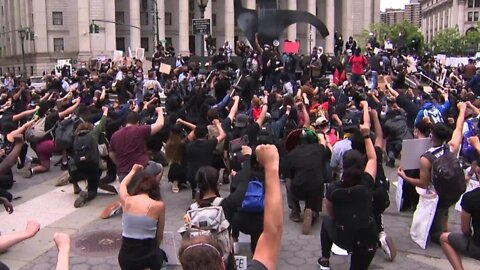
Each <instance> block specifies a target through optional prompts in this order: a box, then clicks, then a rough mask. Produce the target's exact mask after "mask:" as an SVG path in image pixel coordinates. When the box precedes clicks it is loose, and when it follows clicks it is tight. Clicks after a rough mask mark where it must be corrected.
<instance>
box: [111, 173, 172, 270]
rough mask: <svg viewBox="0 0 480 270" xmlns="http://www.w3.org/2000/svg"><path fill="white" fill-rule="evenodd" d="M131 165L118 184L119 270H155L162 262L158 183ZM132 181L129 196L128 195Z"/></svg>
mask: <svg viewBox="0 0 480 270" xmlns="http://www.w3.org/2000/svg"><path fill="white" fill-rule="evenodd" d="M142 170H143V166H141V165H138V164H135V165H134V166H133V168H132V170H131V171H130V173H129V174H128V175H127V176H126V177H125V179H124V180H123V181H122V183H121V184H120V203H121V204H122V209H123V217H122V227H123V233H122V236H123V240H122V247H121V248H120V253H119V254H118V261H119V263H120V267H121V269H122V270H130V269H131V270H133V269H150V270H159V269H160V268H161V267H162V264H163V262H164V261H165V259H166V255H165V253H164V252H163V251H162V250H161V249H160V248H159V245H160V243H161V242H162V238H163V229H164V226H165V204H164V203H163V202H162V201H161V197H160V187H159V181H158V180H157V179H158V178H156V177H155V176H150V175H147V174H145V173H142ZM134 177H135V180H136V181H134V182H136V183H134V185H135V187H133V189H132V190H133V192H130V193H129V191H128V189H127V187H131V186H132V185H131V182H132V179H133V178H134Z"/></svg>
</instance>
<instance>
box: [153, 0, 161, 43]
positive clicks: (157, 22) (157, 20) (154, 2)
mask: <svg viewBox="0 0 480 270" xmlns="http://www.w3.org/2000/svg"><path fill="white" fill-rule="evenodd" d="M153 4H154V6H155V11H154V12H155V29H156V30H155V38H156V39H157V45H158V44H160V25H159V24H160V23H159V19H160V17H159V16H158V2H157V0H153Z"/></svg>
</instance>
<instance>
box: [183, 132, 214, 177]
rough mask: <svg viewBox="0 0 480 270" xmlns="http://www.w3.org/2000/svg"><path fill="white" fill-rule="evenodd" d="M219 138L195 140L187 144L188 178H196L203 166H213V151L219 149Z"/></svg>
mask: <svg viewBox="0 0 480 270" xmlns="http://www.w3.org/2000/svg"><path fill="white" fill-rule="evenodd" d="M217 142H218V141H217V138H213V139H210V140H204V139H200V140H193V141H191V142H189V143H187V146H186V148H185V157H186V162H187V178H189V179H193V178H195V174H196V173H197V171H198V169H200V167H202V166H211V165H212V163H213V150H215V148H216V147H217Z"/></svg>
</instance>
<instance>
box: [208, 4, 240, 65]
mask: <svg viewBox="0 0 480 270" xmlns="http://www.w3.org/2000/svg"><path fill="white" fill-rule="evenodd" d="M212 6H213V0H210V1H208V3H207V6H206V7H205V15H204V18H205V19H210V33H211V34H212V35H213V22H212ZM206 37H207V36H202V37H201V38H202V42H203V51H204V53H205V56H207V55H208V50H207V43H206V42H205V38H206ZM232 46H233V44H232ZM232 48H233V47H232ZM200 50H201V49H200Z"/></svg>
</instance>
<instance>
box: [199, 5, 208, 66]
mask: <svg viewBox="0 0 480 270" xmlns="http://www.w3.org/2000/svg"><path fill="white" fill-rule="evenodd" d="M207 4H208V0H197V5H198V8H199V9H200V19H204V18H205V8H206V7H207ZM200 41H201V42H200V50H201V53H200V55H201V57H202V58H201V60H200V67H205V59H204V58H205V36H204V35H203V34H202V35H201V39H200Z"/></svg>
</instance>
